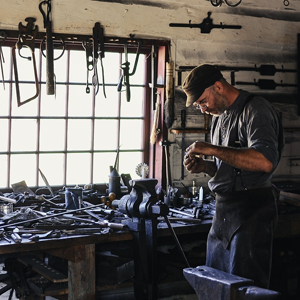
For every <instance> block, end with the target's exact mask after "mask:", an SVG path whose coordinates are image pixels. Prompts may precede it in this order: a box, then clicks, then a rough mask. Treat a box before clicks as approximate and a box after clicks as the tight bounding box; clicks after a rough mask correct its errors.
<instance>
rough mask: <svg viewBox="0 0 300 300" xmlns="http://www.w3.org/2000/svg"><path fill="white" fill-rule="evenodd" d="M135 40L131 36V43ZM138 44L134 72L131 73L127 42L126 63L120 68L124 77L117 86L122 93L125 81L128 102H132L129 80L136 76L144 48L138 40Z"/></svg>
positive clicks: (125, 49) (125, 48) (125, 46)
mask: <svg viewBox="0 0 300 300" xmlns="http://www.w3.org/2000/svg"><path fill="white" fill-rule="evenodd" d="M133 38H134V35H132V34H131V35H130V42H134V41H133ZM137 44H138V47H137V51H136V56H135V61H134V66H133V70H132V72H129V69H130V62H129V61H128V43H127V42H125V44H124V54H125V62H124V63H123V64H122V65H121V67H120V68H121V69H122V75H121V78H120V81H119V83H118V86H117V91H118V92H121V89H122V85H123V81H124V86H125V88H126V99H127V102H130V97H131V96H130V82H129V78H130V76H132V75H134V74H135V71H136V67H137V64H138V60H139V55H140V52H141V47H142V45H141V42H140V41H139V40H137Z"/></svg>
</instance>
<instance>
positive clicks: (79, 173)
mask: <svg viewBox="0 0 300 300" xmlns="http://www.w3.org/2000/svg"><path fill="white" fill-rule="evenodd" d="M2 51H3V56H4V58H5V63H2V65H3V69H4V79H5V82H4V85H5V86H4V85H3V83H2V82H0V84H1V85H0V171H1V176H0V188H6V187H10V186H11V184H13V183H17V182H20V181H22V180H25V181H26V183H27V185H28V186H39V185H44V183H43V181H42V178H41V176H40V174H39V169H40V170H41V171H42V172H43V173H44V175H45V176H46V177H47V179H48V181H49V183H50V185H75V184H86V183H107V182H108V175H109V173H110V166H114V165H115V163H116V162H117V165H116V166H117V168H118V171H119V173H120V174H121V173H129V174H131V175H133V176H132V177H135V176H134V175H135V174H134V173H135V167H136V166H137V165H138V164H139V163H141V162H144V159H145V158H144V151H145V149H144V142H143V141H144V139H145V130H144V122H145V117H146V116H145V105H148V102H147V101H149V100H147V99H146V88H147V87H148V83H147V80H148V79H147V78H146V74H147V66H148V65H149V63H148V62H147V60H148V59H151V55H149V54H140V56H139V60H138V65H137V69H136V72H135V74H134V75H133V76H131V77H130V84H131V86H130V91H131V99H130V102H127V99H126V92H125V91H121V92H118V91H117V84H118V82H119V79H120V76H121V73H122V70H121V69H120V65H121V63H123V62H124V53H122V52H123V51H122V48H119V49H118V50H113V52H109V51H106V53H105V57H104V58H103V66H104V79H105V85H104V87H105V93H106V98H105V97H104V92H103V86H102V73H101V67H100V63H99V62H98V78H99V83H100V87H99V92H98V94H97V95H95V93H94V87H93V85H92V79H93V78H92V76H93V74H94V73H93V71H91V72H87V65H86V54H85V51H84V49H82V51H81V50H70V49H69V50H66V51H65V53H64V54H63V56H62V57H61V58H59V59H58V60H55V62H54V72H55V75H56V95H55V96H49V95H46V85H45V81H46V69H45V68H46V59H45V58H44V56H43V55H42V54H41V53H40V51H39V49H36V51H35V57H36V65H37V74H38V81H39V89H40V92H39V96H38V97H37V98H35V99H34V100H32V101H30V102H28V103H25V104H23V105H21V106H18V105H17V98H16V88H15V82H14V72H13V63H12V54H11V53H12V52H11V48H10V47H2ZM26 51H28V52H27V53H26ZM56 51H58V52H59V50H55V55H54V56H56V55H59V53H56ZM22 56H31V53H30V51H29V50H28V49H22ZM16 57H17V69H18V75H19V87H20V100H21V102H22V101H25V100H26V99H28V98H30V97H32V96H33V95H34V94H35V93H36V87H35V83H34V82H35V80H34V75H33V74H34V73H33V63H32V60H31V61H30V60H27V59H24V58H21V57H20V56H19V55H18V53H16ZM135 57H136V55H135V53H132V54H129V55H128V60H129V62H130V66H132V67H133V65H134V61H135ZM149 57H150V58H149ZM132 67H131V68H132ZM87 74H88V78H87ZM0 76H1V74H0ZM87 79H88V82H89V87H90V93H87V92H86V87H87ZM0 80H1V81H2V78H0ZM123 89H124V88H123ZM118 149H119V155H118V160H117V159H116V158H117V151H118Z"/></svg>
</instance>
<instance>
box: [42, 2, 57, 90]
mask: <svg viewBox="0 0 300 300" xmlns="http://www.w3.org/2000/svg"><path fill="white" fill-rule="evenodd" d="M43 5H47V14H46V13H45V11H44V10H43ZM39 10H40V12H41V14H42V15H43V20H44V28H45V29H46V93H47V95H54V94H55V83H54V78H55V75H54V50H53V39H52V21H51V17H50V16H51V0H45V1H42V2H40V4H39Z"/></svg>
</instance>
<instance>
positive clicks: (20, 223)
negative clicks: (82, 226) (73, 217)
mask: <svg viewBox="0 0 300 300" xmlns="http://www.w3.org/2000/svg"><path fill="white" fill-rule="evenodd" d="M100 206H103V203H100V204H96V205H90V206H87V207H83V208H78V209H73V210H69V211H68V213H70V214H71V213H76V212H80V211H84V210H86V209H93V208H96V207H100ZM65 214H66V212H65V211H64V212H61V213H57V214H48V215H46V216H43V217H40V218H35V219H28V220H23V221H19V222H16V223H11V224H5V225H0V230H1V229H4V228H8V227H13V226H18V225H22V224H25V223H26V224H27V223H32V222H38V221H41V220H45V219H50V218H55V217H58V216H63V215H65Z"/></svg>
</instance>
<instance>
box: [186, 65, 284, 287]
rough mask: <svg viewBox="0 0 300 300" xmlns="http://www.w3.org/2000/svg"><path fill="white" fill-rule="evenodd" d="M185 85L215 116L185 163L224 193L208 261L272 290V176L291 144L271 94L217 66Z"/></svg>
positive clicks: (191, 99)
mask: <svg viewBox="0 0 300 300" xmlns="http://www.w3.org/2000/svg"><path fill="white" fill-rule="evenodd" d="M182 88H183V90H184V92H185V93H186V95H187V101H186V106H190V105H191V104H193V106H194V107H195V108H196V109H200V110H201V112H202V113H206V114H210V115H212V116H213V119H212V125H211V143H207V142H199V141H196V142H194V143H193V144H191V145H190V146H189V147H188V148H187V149H186V155H185V158H184V162H183V164H184V166H185V168H186V169H187V171H188V172H190V173H200V172H204V173H207V174H208V175H209V176H211V179H210V180H209V182H208V186H209V188H210V190H211V191H212V192H214V194H215V198H216V213H215V215H214V218H213V224H212V227H211V230H210V232H209V235H208V239H207V256H206V264H207V266H210V267H212V268H216V269H219V270H222V271H225V272H228V273H230V274H234V275H238V276H241V277H245V278H249V279H252V280H254V283H255V284H256V285H257V286H260V287H262V288H268V287H269V280H270V270H271V260H272V241H273V232H274V229H275V225H276V221H277V208H276V200H275V195H274V193H273V189H272V184H271V178H272V173H273V172H274V170H275V168H276V167H277V165H278V162H279V160H280V158H281V153H282V149H283V145H284V141H283V130H282V126H281V122H280V120H279V118H278V115H277V113H276V111H275V110H274V109H273V107H272V106H271V105H270V103H269V102H268V101H267V100H265V99H263V98H262V97H259V96H254V95H251V94H250V93H248V92H246V91H243V90H238V89H236V88H235V87H233V86H232V85H230V84H229V83H228V82H227V81H226V80H225V79H224V78H223V75H222V74H221V72H220V71H219V70H218V69H217V68H216V67H214V66H212V65H207V64H205V65H201V66H198V67H196V68H194V69H193V70H192V71H191V72H190V73H189V74H188V76H187V78H186V79H185V81H184V83H183V86H182ZM203 156H211V157H212V158H213V160H208V159H204V157H203Z"/></svg>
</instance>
